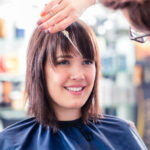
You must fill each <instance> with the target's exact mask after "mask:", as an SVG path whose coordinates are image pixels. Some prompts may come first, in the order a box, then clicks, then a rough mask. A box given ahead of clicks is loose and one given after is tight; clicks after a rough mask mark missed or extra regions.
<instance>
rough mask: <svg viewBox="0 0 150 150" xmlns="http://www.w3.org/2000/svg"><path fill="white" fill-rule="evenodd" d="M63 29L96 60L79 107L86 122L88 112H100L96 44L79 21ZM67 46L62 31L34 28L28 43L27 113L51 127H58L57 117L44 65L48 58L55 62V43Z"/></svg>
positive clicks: (90, 31) (69, 45) (92, 114)
mask: <svg viewBox="0 0 150 150" xmlns="http://www.w3.org/2000/svg"><path fill="white" fill-rule="evenodd" d="M66 30H67V31H68V32H69V36H70V38H71V40H72V41H73V43H75V44H76V46H77V47H78V49H79V50H80V53H81V54H82V56H83V57H84V58H87V59H90V60H94V61H95V64H96V79H95V83H94V87H93V90H92V92H91V94H90V96H89V98H88V100H87V102H86V103H85V104H84V106H83V107H82V108H81V113H82V116H81V119H82V121H83V122H87V121H88V119H89V117H91V116H92V117H94V118H95V119H96V118H97V116H98V113H100V112H101V111H100V109H99V104H98V78H99V76H100V74H99V73H100V58H99V54H98V51H99V50H98V45H97V42H96V37H95V35H94V33H93V31H92V30H91V29H90V27H89V26H87V25H86V24H85V23H83V22H82V21H77V22H75V23H73V24H72V25H70V26H69V27H68V28H67V29H66ZM71 46H72V45H71V43H70V42H69V40H68V39H67V38H66V37H65V36H64V35H63V33H62V32H57V33H55V34H50V33H46V32H44V31H40V30H39V28H36V29H35V31H34V33H33V34H32V37H31V40H30V43H29V47H28V53H27V70H26V87H25V92H26V94H27V99H28V100H29V108H28V113H29V114H30V115H33V116H34V117H35V118H36V119H37V120H38V122H40V123H41V124H43V125H44V126H50V127H51V128H52V129H54V130H55V129H57V127H58V122H57V121H58V120H57V116H56V114H55V112H54V110H53V107H52V105H51V101H52V98H51V96H50V95H49V92H48V88H47V85H46V78H45V72H44V68H45V64H46V61H47V59H48V58H50V60H52V63H53V65H55V63H56V62H55V60H56V50H57V48H58V47H59V48H60V49H61V50H62V52H63V53H68V52H70V51H71V50H72V49H71V48H70V47H71ZM57 94H58V93H57Z"/></svg>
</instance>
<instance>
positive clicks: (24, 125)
mask: <svg viewBox="0 0 150 150" xmlns="http://www.w3.org/2000/svg"><path fill="white" fill-rule="evenodd" d="M36 124H38V122H37V121H36V119H35V118H27V119H24V120H22V121H19V122H17V123H14V124H12V125H10V126H8V127H7V128H5V129H3V130H2V131H1V132H0V144H1V142H2V140H3V139H5V140H9V139H10V138H11V139H13V137H19V136H21V134H20V133H22V134H23V133H25V132H26V131H28V130H30V129H31V128H33V127H34V126H35V125H36Z"/></svg>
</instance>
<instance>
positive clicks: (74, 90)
mask: <svg viewBox="0 0 150 150" xmlns="http://www.w3.org/2000/svg"><path fill="white" fill-rule="evenodd" d="M66 89H67V90H69V91H73V92H79V91H81V90H83V87H79V88H74V87H73V88H70V87H66Z"/></svg>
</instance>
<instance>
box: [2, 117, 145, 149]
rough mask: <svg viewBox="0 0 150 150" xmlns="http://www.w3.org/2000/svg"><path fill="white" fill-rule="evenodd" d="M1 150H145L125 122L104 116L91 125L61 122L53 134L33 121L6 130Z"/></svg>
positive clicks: (31, 119) (22, 122) (79, 122)
mask: <svg viewBox="0 0 150 150" xmlns="http://www.w3.org/2000/svg"><path fill="white" fill-rule="evenodd" d="M0 150H147V148H146V146H145V144H144V143H143V141H142V140H141V138H140V137H139V135H138V133H137V131H136V130H135V129H133V128H132V127H131V126H130V125H129V124H128V123H127V122H125V121H124V120H121V119H119V118H117V117H114V116H109V115H104V118H102V119H98V121H97V122H96V123H93V121H92V119H91V120H89V122H88V124H83V123H81V120H80V119H77V120H74V121H60V122H59V130H58V132H57V133H53V132H52V130H51V128H45V127H43V126H42V125H41V124H39V123H38V122H37V121H36V119H35V118H29V119H26V120H24V121H20V122H18V123H16V124H14V125H11V126H9V127H8V128H6V129H5V130H3V132H1V133H0Z"/></svg>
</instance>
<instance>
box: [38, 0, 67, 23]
mask: <svg viewBox="0 0 150 150" xmlns="http://www.w3.org/2000/svg"><path fill="white" fill-rule="evenodd" d="M66 6H67V1H62V3H61V4H60V5H57V6H56V7H54V8H52V9H51V10H50V11H49V12H48V13H47V14H46V15H45V16H43V17H42V18H40V19H39V20H38V21H37V24H38V25H41V24H42V23H44V22H46V21H47V20H49V19H50V18H52V17H53V16H54V17H55V18H56V19H57V17H58V16H59V18H60V16H61V18H63V16H64V15H67V14H64V13H65V7H66ZM61 10H64V11H63V13H61V14H60V13H59V12H60V11H61ZM53 20H54V19H52V21H53ZM57 20H58V19H57ZM56 22H57V21H55V22H54V23H56Z"/></svg>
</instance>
